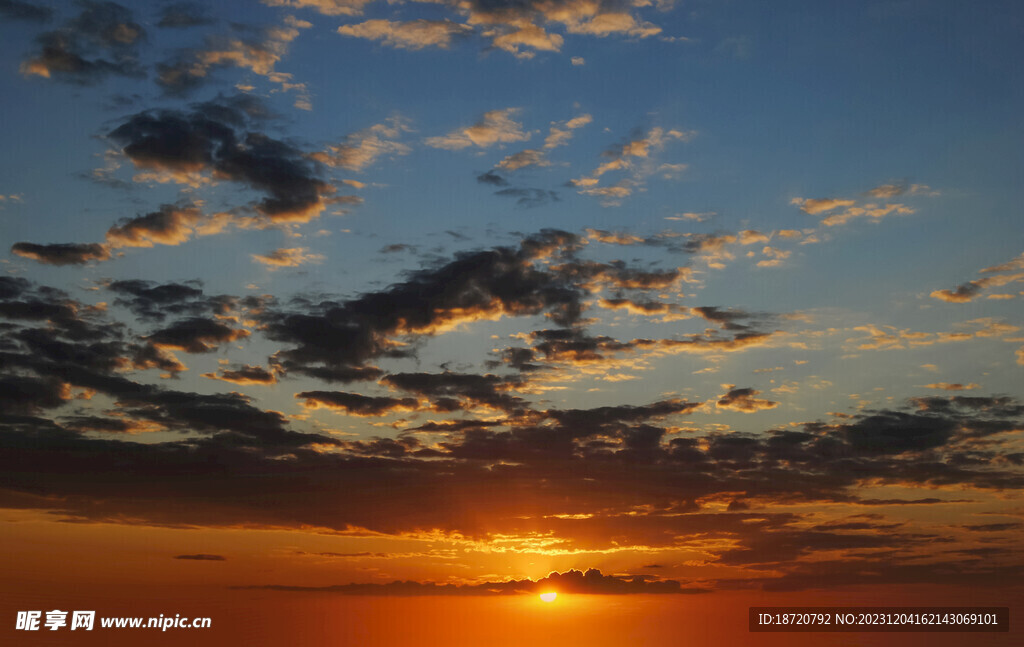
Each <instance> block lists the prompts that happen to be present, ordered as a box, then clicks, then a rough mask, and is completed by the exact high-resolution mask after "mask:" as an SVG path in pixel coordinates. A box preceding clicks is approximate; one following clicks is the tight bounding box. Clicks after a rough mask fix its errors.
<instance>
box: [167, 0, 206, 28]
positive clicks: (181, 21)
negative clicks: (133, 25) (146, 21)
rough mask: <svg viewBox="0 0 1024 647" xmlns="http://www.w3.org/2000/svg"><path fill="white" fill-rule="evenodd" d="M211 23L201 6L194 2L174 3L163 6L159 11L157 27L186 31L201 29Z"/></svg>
mask: <svg viewBox="0 0 1024 647" xmlns="http://www.w3.org/2000/svg"><path fill="white" fill-rule="evenodd" d="M212 23H213V19H212V18H210V17H209V16H208V15H207V13H206V8H205V7H203V5H201V4H198V3H194V2H175V3H173V4H168V5H165V6H164V7H163V8H162V9H161V10H160V22H158V23H157V24H156V26H157V27H165V28H171V29H187V28H189V27H201V26H203V25H209V24H212Z"/></svg>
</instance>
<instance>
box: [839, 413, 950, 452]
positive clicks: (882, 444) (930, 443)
mask: <svg viewBox="0 0 1024 647" xmlns="http://www.w3.org/2000/svg"><path fill="white" fill-rule="evenodd" d="M955 428H956V422H955V421H953V420H950V419H948V418H940V417H936V416H924V415H915V414H908V413H903V412H899V411H891V412H887V413H884V414H878V415H873V416H869V417H867V418H864V419H863V420H859V421H857V422H855V423H853V424H851V425H847V426H846V427H844V428H843V435H844V436H845V437H846V440H847V441H848V442H849V443H850V446H851V447H852V448H853V449H856V450H859V451H862V452H865V453H871V454H874V453H878V454H900V453H903V452H913V451H921V450H925V449H932V448H934V447H940V446H942V445H944V444H946V442H947V441H948V440H949V439H950V437H951V436H952V435H953V431H954V430H955Z"/></svg>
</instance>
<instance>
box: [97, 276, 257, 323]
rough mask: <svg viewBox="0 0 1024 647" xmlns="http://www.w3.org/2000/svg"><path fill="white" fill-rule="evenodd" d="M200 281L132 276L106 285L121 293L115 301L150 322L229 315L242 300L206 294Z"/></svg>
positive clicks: (116, 292) (111, 289)
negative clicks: (181, 316)
mask: <svg viewBox="0 0 1024 647" xmlns="http://www.w3.org/2000/svg"><path fill="white" fill-rule="evenodd" d="M199 285H200V284H199V282H197V281H188V282H185V283H174V282H170V283H154V282H153V281H141V280H138V279H130V280H124V281H112V282H110V283H108V284H107V285H106V288H107V289H108V290H110V291H111V292H114V293H115V294H117V295H118V296H117V298H115V299H114V303H115V304H117V305H120V306H124V307H126V308H128V309H130V310H131V311H132V313H134V314H135V315H136V316H138V317H140V318H141V319H143V320H147V321H163V320H164V319H165V318H167V316H168V315H178V316H180V315H191V316H199V315H203V314H214V315H225V314H227V313H228V312H230V311H231V309H232V308H233V307H235V305H236V304H237V302H238V300H237V299H235V298H234V297H230V296H227V295H220V296H206V295H205V294H204V293H203V290H202V289H201V288H200V287H199Z"/></svg>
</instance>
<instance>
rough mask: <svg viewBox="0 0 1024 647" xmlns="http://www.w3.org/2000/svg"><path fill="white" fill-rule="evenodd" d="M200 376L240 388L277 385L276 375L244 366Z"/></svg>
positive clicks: (260, 367)
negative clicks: (254, 385)
mask: <svg viewBox="0 0 1024 647" xmlns="http://www.w3.org/2000/svg"><path fill="white" fill-rule="evenodd" d="M202 375H203V377H205V378H208V379H211V380H220V381H222V382H230V383H232V384H238V385H242V386H245V385H252V384H260V385H270V384H277V374H276V373H272V372H270V371H268V370H266V369H265V368H263V367H262V366H249V365H245V366H241V367H239V368H236V369H221V370H220V371H219V372H218V373H203V374H202Z"/></svg>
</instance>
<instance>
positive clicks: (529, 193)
mask: <svg viewBox="0 0 1024 647" xmlns="http://www.w3.org/2000/svg"><path fill="white" fill-rule="evenodd" d="M480 177H484V176H480ZM477 180H480V178H479V177H478V178H477ZM491 184H496V183H495V182H491ZM506 184H507V182H506ZM498 186H501V185H500V184H498ZM494 195H497V196H501V197H503V198H514V199H515V201H516V206H517V207H522V208H524V209H534V208H536V207H543V206H544V205H546V204H550V203H552V202H560V201H561V198H559V197H558V194H557V193H556V192H554V191H549V190H547V189H522V188H513V189H502V190H501V191H495V193H494Z"/></svg>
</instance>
